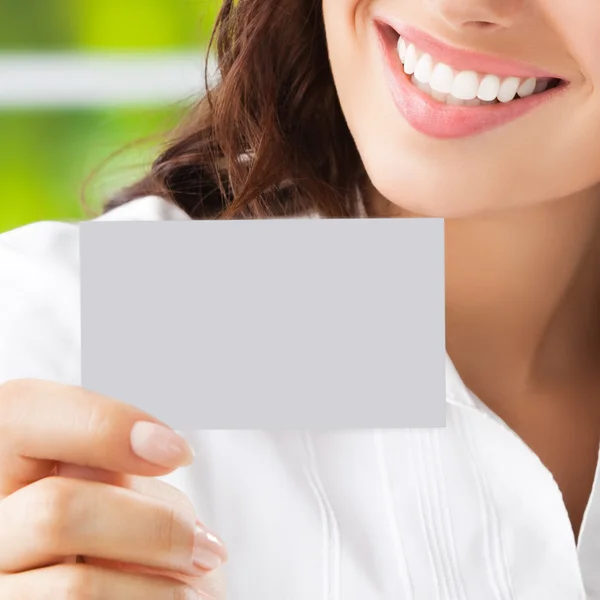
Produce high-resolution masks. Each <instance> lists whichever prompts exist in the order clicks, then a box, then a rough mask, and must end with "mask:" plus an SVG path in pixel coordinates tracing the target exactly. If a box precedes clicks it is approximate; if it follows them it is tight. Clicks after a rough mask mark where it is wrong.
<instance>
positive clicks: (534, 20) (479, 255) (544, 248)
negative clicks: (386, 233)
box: [323, 0, 600, 536]
mask: <svg viewBox="0 0 600 600" xmlns="http://www.w3.org/2000/svg"><path fill="white" fill-rule="evenodd" d="M375 13H377V14H385V15H391V16H393V17H395V18H397V19H399V20H402V21H405V22H407V23H408V24H410V25H412V26H413V27H416V28H418V29H421V30H423V31H425V32H427V33H429V34H430V35H432V36H433V37H436V38H438V39H440V40H441V41H444V42H446V43H447V44H449V45H454V46H457V47H460V48H464V49H467V50H471V51H475V52H479V53H484V54H492V55H496V56H500V57H504V58H507V59H513V60H518V61H521V62H525V63H529V64H530V65H532V66H535V67H538V68H541V69H544V70H546V71H549V72H551V73H555V74H556V75H557V76H558V77H560V78H562V79H565V80H568V81H570V82H571V84H570V89H569V90H567V91H566V92H565V93H564V94H562V96H561V97H560V98H556V99H555V100H553V101H552V102H548V103H546V104H545V105H543V106H541V107H539V108H537V109H536V110H534V111H532V112H530V113H529V114H527V115H525V116H523V117H520V118H519V119H516V120H514V121H512V122H510V123H507V124H505V125H503V126H502V127H499V128H497V129H494V130H492V131H488V132H485V133H483V134H480V135H474V136H471V137H467V138H463V139H452V140H438V139H434V138H431V137H428V136H425V135H423V134H421V133H419V132H417V131H416V130H414V129H412V128H411V127H410V126H409V124H408V123H407V122H406V121H405V120H404V118H403V117H402V115H401V114H400V113H399V111H398V110H397V108H396V107H395V105H394V103H393V101H392V98H391V95H390V93H389V91H388V88H387V86H386V83H385V80H384V75H383V61H382V59H381V56H380V54H379V50H378V47H377V43H376V40H375V37H374V32H373V28H372V16H373V15H374V14H375ZM323 14H324V18H325V24H326V32H327V38H328V46H329V53H330V62H331V67H332V71H333V74H334V79H335V82H336V87H337V89H338V93H339V97H340V102H341V105H342V109H343V111H344V114H345V116H346V119H347V122H348V125H349V128H350V131H351V133H352V135H353V137H354V139H355V142H356V144H357V147H358V150H359V152H360V154H361V157H362V159H363V162H364V164H365V166H366V169H367V172H368V175H369V177H370V180H371V183H372V190H371V192H370V194H369V196H368V198H367V205H368V210H369V212H370V214H371V215H372V216H380V217H415V216H426V217H430V216H435V217H444V218H445V219H446V221H445V223H446V282H447V289H446V303H447V304H446V312H447V332H446V333H447V348H448V352H449V354H450V356H451V358H452V360H453V362H454V363H455V366H456V367H457V369H458V371H459V373H460V374H461V376H462V378H463V380H464V381H465V383H466V384H467V385H468V386H469V387H470V389H471V390H472V391H473V392H474V393H475V394H476V395H477V396H478V397H479V398H481V399H482V400H483V401H484V402H485V403H486V404H488V406H490V407H491V408H492V409H493V410H495V411H496V412H497V413H498V414H499V416H501V417H502V418H503V419H504V420H505V421H506V422H507V423H508V424H509V425H510V426H511V427H512V428H513V429H514V430H515V431H516V432H517V433H518V434H519V435H520V436H521V437H522V439H523V440H524V441H525V442H526V443H527V444H529V446H530V447H531V448H532V449H533V450H534V451H535V452H536V453H537V454H538V456H540V458H541V459H542V462H543V463H545V465H546V466H547V467H548V469H549V470H550V471H551V472H552V474H553V475H554V477H555V479H556V481H557V483H558V485H559V487H560V488H561V491H562V492H563V497H564V500H565V505H566V508H567V510H568V513H569V517H570V520H571V524H572V527H573V531H574V534H575V536H577V535H578V532H579V528H580V525H581V520H582V517H583V512H584V509H585V506H586V503H587V499H588V497H589V493H590V489H591V485H592V481H593V476H594V469H595V466H596V459H597V456H598V444H599V431H598V430H599V427H598V424H599V422H600V419H599V415H598V402H597V400H598V398H599V397H600V376H599V374H600V370H599V369H598V365H599V358H600V310H599V309H598V306H599V304H598V299H599V298H600V276H599V275H598V274H599V273H600V235H599V231H600V227H599V225H600V186H599V182H600V144H598V142H597V140H598V139H599V138H600V92H599V91H598V90H599V86H598V83H600V42H599V41H598V36H597V31H598V28H599V27H600V5H598V4H597V3H593V2H588V1H587V0H574V1H573V2H570V3H568V4H567V3H565V2H562V1H561V0H529V1H526V0H502V1H501V0H469V1H465V0H324V1H323ZM440 58H442V57H440ZM442 190H443V193H442V192H441V191H442Z"/></svg>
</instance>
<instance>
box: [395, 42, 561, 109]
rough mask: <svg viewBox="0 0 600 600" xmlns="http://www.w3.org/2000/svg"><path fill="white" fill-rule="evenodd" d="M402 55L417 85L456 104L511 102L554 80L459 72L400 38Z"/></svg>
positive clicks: (406, 67) (401, 59)
mask: <svg viewBox="0 0 600 600" xmlns="http://www.w3.org/2000/svg"><path fill="white" fill-rule="evenodd" d="M397 48H398V55H399V57H400V62H401V63H402V64H403V65H404V72H405V73H406V74H407V75H409V76H411V77H410V79H411V81H412V82H413V84H414V85H415V86H416V87H417V88H419V89H420V90H422V91H423V92H425V93H426V94H428V95H429V96H431V97H433V98H434V99H435V100H437V101H438V102H442V103H446V104H450V105H452V106H481V105H487V104H496V103H497V102H504V103H506V102H510V101H512V100H514V99H515V97H517V96H518V97H520V98H526V97H527V96H531V95H532V94H539V93H540V92H543V91H544V90H545V89H546V88H547V87H548V85H549V84H550V81H551V80H550V79H547V78H544V79H537V78H535V77H528V78H526V79H520V78H519V77H506V78H500V77H498V76H497V75H492V74H489V75H486V74H478V73H476V72H475V71H460V72H456V71H455V70H454V69H452V67H450V66H448V65H446V64H444V63H441V62H439V63H435V62H434V60H433V58H432V57H431V55H430V54H426V53H423V54H421V52H419V51H418V50H417V48H416V47H415V46H414V44H409V43H407V42H406V41H405V40H404V39H403V38H402V37H399V38H398V46H397Z"/></svg>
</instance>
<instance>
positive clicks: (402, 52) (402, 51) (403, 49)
mask: <svg viewBox="0 0 600 600" xmlns="http://www.w3.org/2000/svg"><path fill="white" fill-rule="evenodd" d="M398 54H399V55H400V60H401V61H402V63H404V58H405V57H406V42H405V41H404V39H403V38H401V37H400V38H398Z"/></svg>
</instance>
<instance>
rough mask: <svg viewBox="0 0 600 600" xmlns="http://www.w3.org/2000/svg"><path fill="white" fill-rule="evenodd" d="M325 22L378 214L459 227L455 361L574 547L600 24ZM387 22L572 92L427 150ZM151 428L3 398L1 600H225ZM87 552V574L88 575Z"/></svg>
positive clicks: (348, 0)
mask: <svg viewBox="0 0 600 600" xmlns="http://www.w3.org/2000/svg"><path fill="white" fill-rule="evenodd" d="M323 9H324V17H325V22H326V30H327V36H328V42H329V51H330V60H331V65H332V69H333V73H334V77H335V80H336V86H337V88H338V92H339V96H340V101H341V104H342V108H343V110H344V113H345V115H346V118H347V121H348V124H349V127H350V130H351V132H352V134H353V136H354V138H355V140H356V143H357V146H358V149H359V151H360V153H361V156H362V158H363V161H364V163H365V166H366V168H367V171H368V173H369V176H370V179H371V182H372V191H371V193H370V195H369V198H368V199H367V200H368V208H369V211H370V213H371V214H372V215H374V216H386V217H396V216H408V217H412V216H438V217H445V218H446V240H447V248H446V257H447V272H446V281H447V340H448V350H449V353H450V355H451V357H452V359H453V361H454V363H455V364H456V366H457V368H458V370H459V372H460V373H461V375H462V377H463V379H464V380H465V382H466V383H467V385H469V387H470V388H471V389H472V390H473V391H474V392H475V393H476V394H477V395H478V396H479V397H480V398H482V399H483V400H484V401H485V402H486V403H487V404H488V405H489V406H490V407H491V408H493V409H494V410H495V411H496V412H497V413H498V414H499V415H500V416H501V417H502V418H504V419H505V421H506V422H507V423H508V424H509V425H511V426H512V427H513V428H514V429H515V431H517V433H518V434H520V435H521V437H522V438H523V439H524V440H525V441H526V442H527V443H528V444H529V445H530V446H531V447H532V449H533V450H534V451H535V452H537V453H538V455H539V456H540V458H541V459H542V461H543V462H544V463H545V464H546V465H547V467H548V468H549V469H550V471H551V472H552V473H553V475H554V477H555V478H556V480H557V482H558V484H559V486H560V488H561V490H562V491H563V495H564V498H565V505H566V508H567V510H568V513H569V517H570V519H571V523H572V525H573V530H574V533H575V535H577V533H578V530H579V526H580V523H581V519H582V515H583V509H584V507H585V504H586V502H587V497H588V495H589V491H590V486H591V482H592V478H593V472H594V467H595V461H596V456H597V453H598V422H599V419H598V414H597V408H596V405H597V402H596V399H597V398H598V394H599V392H600V380H599V379H600V378H599V377H598V375H596V373H597V372H600V371H599V370H598V369H597V366H598V358H599V355H600V323H599V314H600V311H598V310H596V306H597V302H596V300H597V298H598V296H599V295H600V281H599V280H600V278H599V277H598V276H597V275H596V273H598V272H599V267H600V264H598V263H599V262H600V236H599V235H598V231H599V227H598V225H599V221H600V203H599V202H598V195H599V194H598V181H599V180H600V144H597V139H598V138H599V137H600V98H598V95H599V92H597V91H596V86H595V83H596V82H599V81H600V58H599V57H600V52H598V50H599V48H598V44H599V43H600V42H598V41H597V39H598V38H597V30H598V27H599V26H600V6H596V3H594V2H590V1H589V0H571V2H569V3H565V2H564V1H563V0H530V1H525V0H502V1H501V0H496V1H493V0H469V1H466V0H379V1H378V0H323ZM375 9H376V10H379V11H384V12H388V11H389V13H390V14H392V15H394V16H396V17H398V18H399V19H403V20H405V21H408V22H409V23H410V24H411V25H413V26H416V27H418V28H420V29H423V30H425V31H427V32H428V33H430V34H432V35H433V36H435V37H438V38H440V39H441V40H443V41H446V42H448V43H450V44H454V45H457V46H460V47H463V48H467V49H472V50H476V51H479V52H487V53H493V54H496V55H500V56H505V57H507V58H512V59H517V60H521V61H525V62H530V63H531V64H533V65H535V66H537V67H540V68H543V69H546V70H549V71H551V72H554V73H556V74H557V75H558V76H560V77H562V78H564V79H568V80H569V81H571V89H570V90H569V91H568V93H565V94H564V95H563V96H562V97H561V98H560V99H557V100H556V101H554V102H552V103H548V104H547V105H545V106H543V107H541V108H539V109H537V110H536V111H534V112H533V113H530V114H528V115H526V116H525V117H522V118H521V119H518V120H517V121H514V122H512V123H509V124H507V125H505V126H503V127H502V128H499V129H496V130H494V131H491V132H487V133H485V134H482V135H479V136H474V137H472V138H468V139H463V140H451V141H444V142H441V141H438V140H433V139H430V138H427V137H425V136H423V135H422V134H419V133H417V132H416V131H414V130H412V129H411V128H410V127H409V126H408V124H407V123H406V122H405V121H404V120H403V118H402V117H401V116H400V114H399V113H398V111H397V109H396V108H395V106H394V104H393V102H392V100H391V97H390V95H389V92H388V91H387V88H386V85H385V82H384V79H383V74H382V61H381V58H380V57H379V55H378V51H377V44H376V43H375V40H374V37H373V32H372V29H371V26H370V17H371V15H372V11H373V10H375ZM483 174H485V176H483ZM440 190H443V193H440ZM65 415H67V417H66V416H65ZM139 420H143V421H151V422H156V421H155V420H154V419H152V417H150V416H149V415H144V414H142V413H140V412H139V411H137V410H136V409H134V408H132V407H129V406H127V405H124V404H120V403H118V402H115V401H113V400H110V399H108V398H104V397H102V396H98V395H96V394H90V393H88V392H85V391H84V390H81V389H79V388H72V387H65V386H59V385H56V384H53V383H49V382H27V381H25V382H10V383H9V384H6V385H4V386H1V387H0V439H1V440H2V444H0V597H1V598H3V599H6V600H17V599H18V600H20V599H22V598H34V597H35V598H36V599H39V600H44V599H45V598H48V599H52V600H60V599H61V598H78V597H85V598H89V600H95V599H98V600H101V599H104V598H107V597H110V598H113V599H114V600H121V599H123V600H125V599H127V600H137V599H138V598H139V599H142V598H143V599H144V600H162V599H164V600H167V599H169V600H173V599H175V598H181V599H183V598H186V593H188V592H190V591H191V590H192V589H193V590H195V593H196V594H198V593H200V594H201V595H202V596H203V597H205V598H214V599H216V600H221V599H222V598H224V591H223V589H224V587H223V581H222V575H221V574H220V571H219V570H216V571H211V572H206V571H203V572H198V571H194V570H193V569H192V560H191V556H192V540H193V523H194V519H195V517H194V515H193V509H192V507H191V506H190V503H189V501H188V500H187V498H185V497H184V496H183V495H182V494H181V493H180V492H178V491H177V490H175V489H173V488H170V487H169V486H166V485H165V484H163V483H161V482H159V481H157V480H155V479H154V477H157V476H160V475H165V474H166V473H168V472H169V471H170V470H172V469H174V468H176V467H177V466H179V465H178V464H172V465H171V466H170V467H169V468H165V467H164V466H162V467H161V466H156V465H153V464H150V463H149V462H148V461H146V460H144V459H142V458H139V457H137V456H135V455H134V454H133V453H132V450H131V448H132V445H131V440H130V434H131V430H132V427H133V425H134V423H135V422H137V421H139ZM32 506H34V507H35V510H27V507H32ZM125 513H126V514H128V515H129V518H128V519H125V520H124V519H123V514H125ZM94 523H98V524H102V526H101V527H99V528H98V529H96V530H94V531H93V534H94V535H90V529H89V528H90V527H93V526H94V525H93V524H94ZM161 532H162V535H161ZM164 532H170V535H168V536H165V535H164ZM3 549H4V550H3ZM7 549H10V551H7ZM78 554H81V555H84V556H86V564H83V565H82V564H74V563H73V560H72V559H73V557H74V556H75V555H78Z"/></svg>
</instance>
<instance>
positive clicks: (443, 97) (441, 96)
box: [429, 83, 449, 102]
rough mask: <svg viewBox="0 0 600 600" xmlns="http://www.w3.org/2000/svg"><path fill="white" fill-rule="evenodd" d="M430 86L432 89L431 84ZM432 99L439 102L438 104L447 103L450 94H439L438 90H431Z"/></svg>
mask: <svg viewBox="0 0 600 600" xmlns="http://www.w3.org/2000/svg"><path fill="white" fill-rule="evenodd" d="M429 86H430V87H431V83H430V84H429ZM430 94H431V97H432V98H433V99H434V100H437V101H438V102H446V100H447V99H448V97H449V94H444V93H443V92H437V91H436V90H433V89H432V90H431V92H430Z"/></svg>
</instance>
